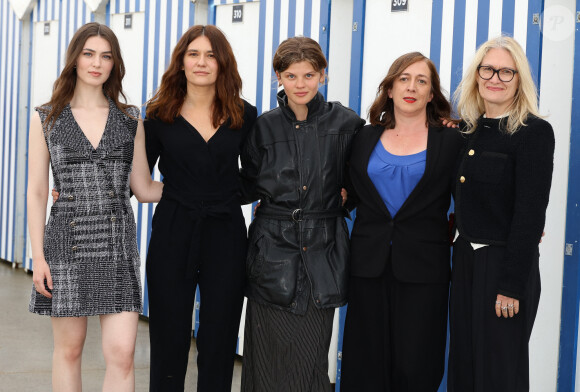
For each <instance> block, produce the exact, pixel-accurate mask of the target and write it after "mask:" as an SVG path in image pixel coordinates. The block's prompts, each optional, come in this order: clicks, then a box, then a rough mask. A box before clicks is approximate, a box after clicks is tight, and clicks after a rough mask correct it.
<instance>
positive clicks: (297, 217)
mask: <svg viewBox="0 0 580 392" xmlns="http://www.w3.org/2000/svg"><path fill="white" fill-rule="evenodd" d="M292 220H293V221H294V222H302V209H301V208H297V209H295V210H294V211H292Z"/></svg>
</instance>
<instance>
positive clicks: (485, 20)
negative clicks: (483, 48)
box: [475, 0, 489, 48]
mask: <svg viewBox="0 0 580 392" xmlns="http://www.w3.org/2000/svg"><path fill="white" fill-rule="evenodd" d="M488 39H489V0H479V1H478V2H477V36H476V38H475V46H476V47H478V48H479V46H480V45H481V44H483V43H484V42H485V41H487V40H488Z"/></svg>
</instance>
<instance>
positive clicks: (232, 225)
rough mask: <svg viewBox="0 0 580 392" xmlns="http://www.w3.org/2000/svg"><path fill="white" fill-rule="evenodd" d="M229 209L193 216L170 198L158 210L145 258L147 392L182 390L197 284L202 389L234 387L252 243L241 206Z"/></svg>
mask: <svg viewBox="0 0 580 392" xmlns="http://www.w3.org/2000/svg"><path fill="white" fill-rule="evenodd" d="M230 209H231V211H230V212H231V213H229V214H224V213H223V211H222V213H214V212H215V211H214V212H212V210H211V209H209V210H204V209H202V210H196V211H192V210H191V209H187V208H184V207H183V206H181V205H180V204H178V203H176V202H173V201H171V200H162V201H161V203H159V205H158V206H157V209H156V211H155V216H154V218H153V231H152V234H151V240H150V245H149V252H148V255H147V284H148V294H149V335H150V341H151V375H150V387H149V390H150V391H155V392H173V391H184V388H185V386H184V383H185V373H186V370H187V362H188V355H189V349H190V344H191V331H192V314H193V309H194V298H195V289H196V286H197V285H199V289H200V296H201V298H200V310H199V319H200V326H199V330H198V332H197V339H196V344H197V351H198V356H197V367H198V383H197V391H199V392H209V391H211V392H221V391H224V392H225V391H227V392H229V391H230V390H231V383H232V374H233V366H234V358H235V350H236V344H237V334H238V329H239V324H240V317H241V311H242V305H243V298H244V297H243V286H244V279H245V275H244V273H245V256H246V242H247V238H246V226H245V222H244V218H243V215H242V212H241V209H240V207H239V205H237V206H231V208H230ZM188 390H192V388H188Z"/></svg>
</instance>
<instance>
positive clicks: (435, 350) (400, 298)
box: [341, 52, 462, 392]
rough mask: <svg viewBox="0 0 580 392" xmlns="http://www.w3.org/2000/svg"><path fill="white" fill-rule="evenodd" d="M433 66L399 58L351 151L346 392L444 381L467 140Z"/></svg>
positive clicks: (417, 58)
mask: <svg viewBox="0 0 580 392" xmlns="http://www.w3.org/2000/svg"><path fill="white" fill-rule="evenodd" d="M449 113H450V105H449V102H448V101H447V100H446V99H445V97H444V96H443V94H442V93H441V89H440V85H439V77H438V75H437V71H436V69H435V67H434V65H433V63H432V62H431V61H430V60H429V59H427V58H426V57H425V56H423V55H422V54H420V53H417V52H415V53H409V54H406V55H403V56H401V57H399V58H398V59H397V60H395V62H394V63H393V65H392V66H391V68H390V69H389V72H388V74H387V76H386V77H385V79H384V80H383V81H382V83H381V85H380V86H379V89H378V93H377V98H376V100H375V102H374V103H373V105H372V107H371V109H370V113H369V117H370V121H371V125H367V126H366V127H365V128H363V130H362V131H360V132H359V133H358V134H357V136H356V137H355V140H354V142H353V150H352V155H351V158H350V182H351V186H350V187H349V188H350V189H348V191H349V203H355V204H356V207H357V216H356V220H355V222H354V228H353V231H352V237H351V271H350V283H349V294H348V297H349V298H348V299H349V305H348V306H349V307H348V312H347V316H346V326H345V334H344V345H343V364H342V380H341V389H342V391H366V392H371V391H398V392H399V391H436V390H437V388H438V387H439V384H440V382H441V379H442V377H443V372H444V364H445V341H446V330H447V298H448V289H449V279H450V262H449V261H450V248H449V230H448V227H449V225H448V219H447V211H448V209H449V204H450V200H451V186H452V182H453V180H452V174H453V167H454V164H455V160H456V157H457V153H458V151H459V149H460V146H461V140H462V138H461V136H460V134H459V132H458V131H457V130H456V129H453V128H444V127H442V126H441V119H442V118H448V117H449Z"/></svg>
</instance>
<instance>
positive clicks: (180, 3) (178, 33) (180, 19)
mask: <svg viewBox="0 0 580 392" xmlns="http://www.w3.org/2000/svg"><path fill="white" fill-rule="evenodd" d="M182 34H183V1H178V2H177V29H176V31H175V37H176V38H177V40H179V38H180V37H181V35H182ZM168 64H169V63H168Z"/></svg>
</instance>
